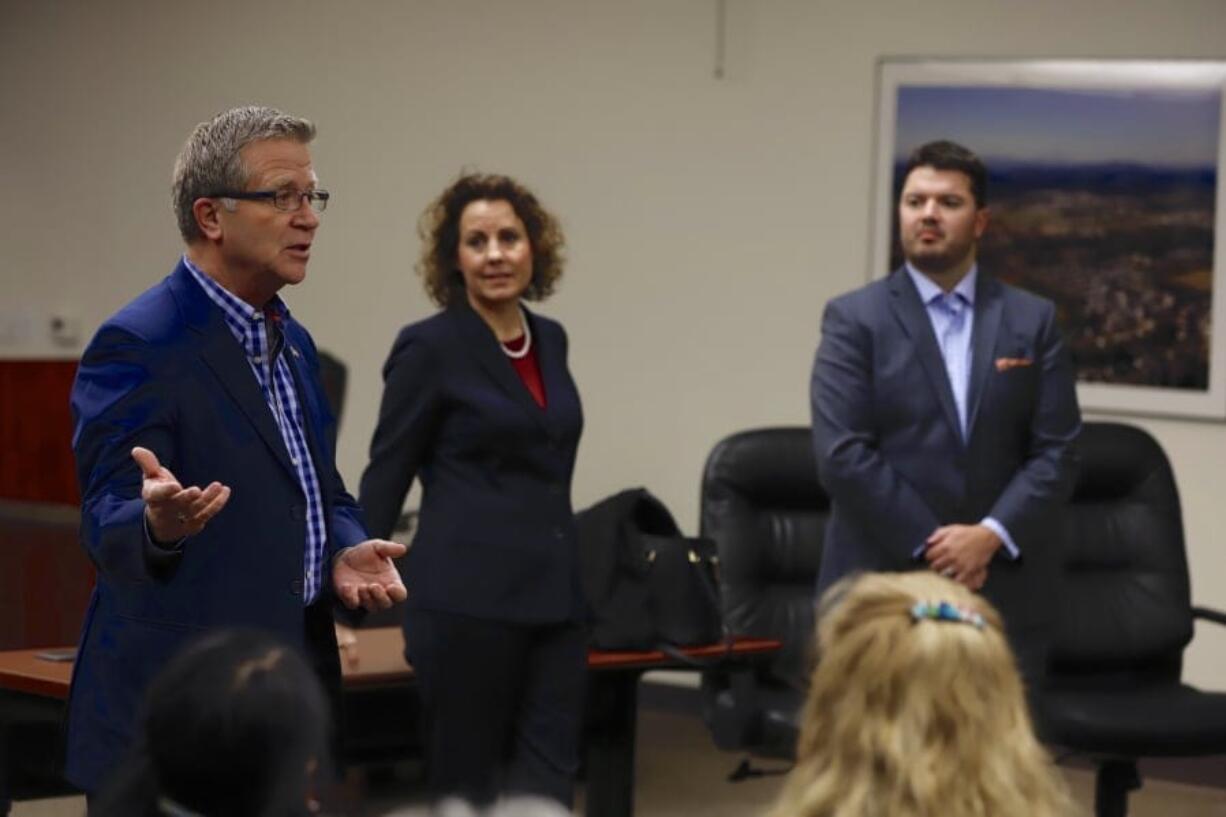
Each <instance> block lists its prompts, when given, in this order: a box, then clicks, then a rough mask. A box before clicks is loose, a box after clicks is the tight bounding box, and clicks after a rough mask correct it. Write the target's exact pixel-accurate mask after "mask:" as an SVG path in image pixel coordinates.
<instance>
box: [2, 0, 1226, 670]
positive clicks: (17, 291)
mask: <svg viewBox="0 0 1226 817" xmlns="http://www.w3.org/2000/svg"><path fill="white" fill-rule="evenodd" d="M715 8H716V3H715V0H637V1H635V2H576V1H575V0H540V1H539V2H518V3H514V2H494V1H493V0H490V1H489V2H477V1H476V0H466V1H461V2H456V1H455V0H438V1H437V2H402V1H400V0H395V1H393V0H385V1H384V2H355V3H335V2H322V1H321V0H302V1H301V2H297V3H294V4H288V3H286V4H274V3H257V2H251V0H241V2H240V0H214V2H209V3H196V4H190V5H189V4H179V3H167V2H153V1H152V0H150V2H136V0H111V1H110V2H90V1H89V0H81V1H80V2H61V1H58V0H7V2H5V3H3V4H2V5H0V118H2V122H3V127H0V182H2V185H0V286H2V291H3V293H4V294H3V298H2V300H0V356H9V357H25V356H35V355H58V356H75V355H76V354H78V353H79V352H80V348H81V344H76V345H69V346H65V347H60V346H55V345H53V344H51V343H50V341H49V339H48V338H47V337H46V335H47V332H46V329H45V325H44V324H45V321H46V319H47V317H48V316H49V315H50V314H51V313H53V312H61V313H64V314H67V315H69V316H76V317H77V318H78V319H79V320H80V323H81V325H82V330H83V340H84V338H85V337H87V336H88V335H89V334H90V333H91V332H92V330H93V329H94V328H95V327H96V326H97V324H98V323H99V321H101V320H102V319H103V318H104V317H105V316H106V315H108V314H109V313H110V312H112V311H113V310H115V309H116V308H118V307H119V306H120V305H121V304H122V303H123V302H125V301H126V300H128V299H129V298H130V297H131V296H132V295H133V294H135V293H136V292H137V291H139V290H141V289H143V288H144V287H146V286H148V285H149V284H151V283H153V282H154V281H155V280H157V279H158V278H160V277H161V276H162V275H164V274H165V273H166V272H167V271H168V270H169V268H170V266H171V265H172V264H173V262H174V260H175V257H176V254H177V253H178V251H179V245H178V242H177V240H176V233H175V229H174V222H173V219H172V215H171V213H170V209H169V206H168V180H169V174H170V167H171V163H172V161H173V159H174V156H175V153H176V152H177V150H178V147H179V145H180V144H181V142H182V140H183V138H184V137H185V136H186V134H187V132H188V130H189V129H190V128H191V126H192V125H194V124H195V123H196V122H197V121H199V120H200V119H202V118H205V117H206V116H208V115H210V114H211V113H213V112H215V111H217V110H220V109H222V108H225V107H229V106H231V105H235V104H241V103H248V102H261V103H266V104H271V105H276V106H278V107H283V108H285V109H287V110H290V111H292V112H295V113H301V114H303V115H306V116H309V117H311V118H313V119H315V120H316V121H317V123H318V125H319V128H320V137H319V139H318V141H317V144H316V147H315V161H316V167H317V169H318V171H319V173H320V175H321V178H322V180H323V182H324V184H325V185H326V186H327V187H328V188H329V189H331V190H332V192H333V194H334V200H333V208H332V209H331V210H329V212H328V213H327V215H326V217H325V224H324V227H323V229H322V231H321V233H320V236H319V240H318V242H317V244H316V252H315V256H314V258H313V260H312V263H311V272H310V278H309V280H308V282H307V283H306V285H305V286H303V287H301V288H299V289H296V290H293V291H291V292H289V293H288V294H287V300H288V301H289V302H290V305H291V307H292V308H293V309H294V311H295V313H296V314H297V315H298V316H299V317H300V318H301V319H303V320H304V321H305V323H306V324H307V325H308V326H309V327H310V328H311V330H312V331H313V333H314V335H315V337H316V339H317V341H318V342H319V344H320V345H321V346H323V347H326V348H329V349H332V350H334V351H335V352H337V353H338V354H339V355H340V356H341V357H342V358H344V359H345V360H347V361H348V362H349V364H350V366H351V386H350V396H349V403H348V409H347V415H346V417H345V425H344V429H343V431H342V434H341V443H340V464H341V469H342V472H343V473H344V475H345V477H346V478H347V480H348V481H349V482H350V484H351V485H355V484H356V481H357V479H358V477H359V475H360V473H361V469H362V467H363V465H364V460H365V447H366V444H367V441H368V440H369V436H370V432H371V429H372V427H373V424H374V418H375V413H376V409H377V403H378V395H379V390H380V379H379V367H380V365H381V363H382V361H383V358H384V356H385V354H386V352H387V348H388V346H389V344H390V342H391V339H392V337H393V335H394V333H395V331H396V329H397V328H398V327H399V326H400V325H402V324H403V323H405V322H406V321H408V320H412V319H416V318H419V317H422V316H424V315H426V314H428V312H429V311H430V308H429V306H428V305H427V303H426V302H425V300H424V298H423V296H422V294H421V291H420V288H419V286H418V284H417V282H416V279H415V278H413V277H412V276H411V273H410V268H411V261H412V259H413V257H414V255H415V253H416V251H417V239H416V235H415V232H414V229H413V224H414V219H415V218H416V215H417V213H418V212H420V210H421V208H422V206H423V205H424V204H425V202H426V201H427V199H428V198H429V197H430V196H432V195H433V194H435V193H436V192H437V191H438V190H439V189H440V188H441V187H442V185H443V184H444V183H445V182H446V181H447V180H448V179H449V178H451V177H452V176H454V175H455V174H456V173H457V172H458V171H459V170H460V168H462V167H476V168H481V169H485V170H497V171H502V172H508V173H511V174H513V175H516V176H519V177H521V178H522V179H523V180H525V181H527V182H528V183H529V184H531V185H532V186H534V187H535V188H536V189H537V191H538V192H539V193H540V194H541V196H542V198H543V199H544V200H545V201H546V203H547V204H548V205H550V206H551V207H552V208H554V209H555V210H556V211H557V212H558V213H559V214H560V215H561V217H562V219H563V221H564V225H565V227H566V228H567V232H568V236H569V241H570V259H571V263H570V267H569V272H568V275H567V278H566V279H565V280H564V281H563V286H562V288H561V291H560V292H559V294H558V295H557V296H556V297H555V298H554V299H553V300H552V301H550V302H549V303H548V304H546V305H545V306H544V311H545V312H547V313H549V314H552V315H554V316H556V317H558V318H560V319H561V320H562V321H564V322H565V324H566V326H567V328H568V330H569V332H570V336H571V355H572V358H571V364H572V368H573V370H574V373H575V376H576V379H577V380H578V382H579V385H580V388H581V390H582V393H583V397H584V402H585V408H586V413H587V431H586V434H585V436H584V440H583V444H582V446H581V448H580V460H579V467H578V472H577V474H576V481H575V502H576V505H577V506H583V505H586V504H588V503H590V502H591V501H594V500H596V499H598V498H600V497H602V496H604V495H606V494H608V493H610V492H612V491H615V490H617V489H619V488H622V487H625V486H629V485H636V484H645V485H647V486H649V487H650V488H651V489H652V490H654V491H655V492H656V493H657V494H658V495H659V496H661V497H662V498H663V499H664V500H665V502H666V503H667V504H668V505H669V506H670V507H672V508H673V510H674V511H675V512H676V514H677V515H678V518H679V519H680V521H681V523H682V526H683V527H684V528H686V529H687V530H690V531H692V530H693V529H694V528H695V527H696V525H697V522H696V513H697V493H698V478H699V474H700V471H701V468H702V464H703V460H704V457H705V455H706V453H707V451H708V450H709V449H710V447H711V445H712V444H713V443H714V442H715V441H716V440H718V439H719V438H720V437H722V436H724V435H725V434H727V433H729V432H732V431H734V430H738V429H742V428H746V427H750V426H756V425H766V424H778V423H807V422H808V404H807V385H808V375H809V365H810V361H811V358H812V353H813V348H814V345H815V343H816V341H817V336H818V318H819V315H820V310H821V307H822V305H823V303H824V302H825V301H826V299H827V298H829V297H830V296H832V295H834V294H836V293H839V292H841V291H844V290H847V289H850V288H852V287H854V286H856V285H858V284H860V283H862V282H863V281H865V280H866V275H867V273H866V259H867V244H868V231H869V226H868V220H869V215H870V206H869V196H870V179H869V169H870V166H871V155H872V148H873V146H872V132H873V80H874V65H875V62H876V61H877V59H878V58H879V57H881V56H883V55H919V56H923V55H939V56H987V57H996V56H1000V57H1003V56H1074V57H1089V56H1103V57H1106V56H1127V57H1181V56H1195V57H1203V58H1222V57H1223V56H1226V45H1223V41H1222V39H1221V36H1220V32H1221V31H1222V30H1226V4H1223V3H1221V2H1218V0H1202V2H1193V1H1192V0H1171V1H1170V2H1165V3H1153V2H1151V0H1081V1H1080V2H1077V1H1070V0H1064V1H1063V2H1048V1H1047V0H1042V1H1040V0H1032V1H1031V2H1025V3H1021V2H992V1H991V0H933V1H932V2H928V3H913V2H897V3H886V2H876V3H875V2H867V0H830V2H800V0H775V1H773V2H757V3H755V2H749V1H748V0H729V1H728V26H727V28H728V38H727V57H726V66H727V75H726V77H725V78H724V79H722V80H717V79H715V78H714V77H713V69H714V65H715V32H716V27H715ZM1142 424H1143V425H1145V426H1146V427H1147V428H1149V429H1150V430H1151V431H1153V432H1154V433H1155V434H1157V435H1158V437H1159V438H1160V440H1161V441H1162V443H1163V444H1164V445H1165V446H1166V448H1167V450H1168V452H1169V453H1170V455H1171V457H1172V458H1173V460H1174V462H1175V467H1176V471H1177V474H1178V477H1179V480H1180V485H1181V488H1182V490H1183V500H1184V508H1185V516H1186V521H1187V532H1188V537H1189V547H1190V551H1191V560H1192V568H1193V586H1194V591H1195V597H1196V599H1197V600H1198V601H1199V602H1201V603H1211V604H1216V605H1219V606H1222V607H1226V583H1224V582H1223V581H1222V580H1221V579H1222V577H1223V576H1226V549H1224V548H1222V547H1220V541H1219V540H1220V539H1221V535H1220V534H1219V535H1216V537H1215V533H1216V524H1215V523H1216V522H1217V521H1218V519H1220V517H1221V513H1220V510H1219V508H1220V502H1221V499H1220V497H1221V495H1222V489H1221V487H1220V486H1221V483H1220V482H1218V481H1217V480H1218V474H1217V465H1218V463H1219V462H1220V461H1221V460H1222V459H1223V457H1222V455H1223V453H1224V452H1226V426H1223V425H1221V424H1211V423H1193V422H1176V421H1144V422H1143V423H1142ZM1215 635H1216V634H1215ZM1189 671H1190V676H1191V677H1192V678H1193V679H1194V680H1196V681H1199V682H1202V683H1214V682H1217V681H1220V680H1221V679H1222V678H1223V676H1224V675H1226V634H1223V635H1216V638H1215V639H1212V640H1206V641H1204V642H1203V643H1199V644H1198V645H1197V646H1196V647H1195V648H1194V649H1193V651H1192V652H1191V654H1190V658H1189Z"/></svg>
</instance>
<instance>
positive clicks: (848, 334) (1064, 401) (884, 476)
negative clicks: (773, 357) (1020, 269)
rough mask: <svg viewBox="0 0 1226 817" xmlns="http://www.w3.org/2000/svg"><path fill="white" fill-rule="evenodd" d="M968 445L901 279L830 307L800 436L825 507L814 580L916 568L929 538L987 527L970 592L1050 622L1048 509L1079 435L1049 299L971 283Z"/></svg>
mask: <svg viewBox="0 0 1226 817" xmlns="http://www.w3.org/2000/svg"><path fill="white" fill-rule="evenodd" d="M971 350H972V351H971V358H972V360H971V372H970V384H969V388H968V393H967V429H968V431H967V439H966V440H965V441H964V440H963V438H962V434H961V431H960V429H959V423H958V416H957V410H956V408H955V406H954V398H953V391H952V389H951V387H950V384H949V377H948V375H947V373H946V371H945V364H944V361H943V359H942V357H941V353H940V349H939V347H938V346H937V340H936V336H935V334H934V333H933V330H932V323H931V321H930V320H929V318H928V314H927V311H926V309H925V307H924V305H923V303H922V302H921V301H920V297H919V293H918V292H917V291H916V289H915V285H914V283H912V281H911V279H910V278H909V277H908V275H907V273H906V270H905V269H899V270H897V271H895V272H894V273H893V274H892V275H890V276H889V277H888V278H886V279H883V280H880V281H875V282H873V283H871V284H869V285H868V286H866V287H863V288H861V289H859V290H856V291H854V292H851V293H849V294H847V295H843V296H841V297H839V298H836V299H834V300H832V301H830V302H829V304H828V305H827V307H826V312H825V316H824V318H823V321H822V341H821V345H820V346H819V348H818V350H817V360H816V362H815V364H814V367H813V380H812V406H813V437H814V444H815V446H816V452H817V462H818V471H819V474H820V477H821V481H822V484H823V485H824V486H825V488H826V490H827V492H828V493H829V494H830V496H831V498H832V500H833V507H832V514H831V517H830V521H829V524H828V527H827V533H826V542H825V550H824V552H823V556H822V566H821V573H820V578H819V589H822V590H824V589H825V588H826V587H828V586H829V585H830V584H831V583H833V582H834V581H835V580H837V579H839V578H841V577H842V576H844V575H846V574H848V573H851V572H853V571H857V570H906V569H910V568H914V567H919V566H922V564H923V563H922V561H919V562H917V560H916V558H915V552H916V550H917V549H918V548H920V547H921V545H923V543H924V541H925V540H926V539H927V537H928V536H929V534H931V533H932V531H933V530H934V529H936V528H937V527H938V526H940V525H946V524H951V523H969V524H973V523H977V522H979V521H980V520H981V519H983V518H984V517H985V516H992V517H994V518H995V519H997V520H998V521H999V522H1000V523H1001V524H1002V525H1004V526H1005V528H1006V529H1007V530H1008V531H1009V533H1010V535H1011V536H1012V537H1013V540H1014V542H1015V543H1016V544H1017V546H1018V549H1019V551H1020V552H1021V558H1020V559H1019V560H1017V561H1011V560H1009V558H1008V557H1007V555H1006V554H1005V552H1004V549H1003V548H1002V549H1001V550H1000V551H998V552H997V554H996V556H995V557H994V558H993V561H992V563H991V565H989V568H988V581H987V584H986V585H985V587H984V590H983V592H984V594H985V595H986V596H988V598H990V599H992V601H993V602H995V603H996V604H997V605H998V606H1000V607H1001V609H1002V611H1003V612H1004V614H1005V616H1006V618H1007V619H1009V622H1010V626H1011V627H1014V626H1017V627H1021V628H1025V627H1026V626H1028V625H1029V624H1030V623H1031V622H1042V621H1045V620H1047V619H1048V618H1050V610H1049V609H1048V608H1050V607H1051V605H1044V604H1043V603H1041V602H1039V601H1038V599H1040V598H1042V596H1041V595H1040V594H1042V593H1044V592H1045V591H1050V589H1051V583H1052V582H1053V581H1054V579H1055V570H1056V566H1057V565H1056V560H1055V558H1054V557H1055V555H1056V554H1055V551H1054V545H1055V543H1056V541H1055V539H1053V534H1054V533H1055V532H1056V531H1057V528H1056V527H1055V525H1054V521H1055V520H1054V517H1055V516H1056V513H1055V511H1057V510H1058V508H1059V506H1060V505H1061V504H1062V503H1063V502H1064V501H1065V500H1066V499H1067V498H1068V494H1069V492H1070V491H1071V490H1072V485H1073V478H1074V473H1075V463H1074V455H1073V450H1072V444H1073V441H1074V439H1075V438H1076V436H1077V434H1078V431H1079V430H1080V427H1081V419H1080V412H1079V411H1078V408H1077V396H1076V392H1075V389H1074V376H1073V369H1072V364H1071V361H1070V358H1069V355H1068V354H1067V352H1066V350H1065V348H1064V345H1063V343H1062V342H1061V340H1060V334H1059V330H1058V328H1057V325H1056V315H1055V308H1054V306H1053V305H1052V303H1051V302H1050V301H1047V300H1045V299H1042V298H1039V297H1037V296H1035V295H1032V294H1030V293H1027V292H1025V291H1023V290H1020V289H1017V288H1015V287H1011V286H1007V285H1004V284H1002V283H1000V282H999V281H997V280H995V279H994V278H991V277H990V276H988V275H985V274H984V273H983V272H982V271H980V274H979V276H978V280H977V284H976V290H975V321H974V327H973V330H972V337H971Z"/></svg>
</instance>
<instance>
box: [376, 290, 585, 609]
mask: <svg viewBox="0 0 1226 817" xmlns="http://www.w3.org/2000/svg"><path fill="white" fill-rule="evenodd" d="M524 311H525V313H526V315H527V320H528V322H529V325H530V328H531V331H532V343H533V346H534V347H535V348H536V350H537V354H538V359H539V362H540V368H541V379H542V380H543V382H544V386H545V398H546V406H547V408H546V409H544V410H542V409H541V408H540V406H538V405H537V404H536V402H535V401H534V400H533V399H532V396H531V394H530V393H529V392H528V389H527V387H526V386H525V385H524V383H523V381H522V380H521V379H520V377H519V375H518V374H517V373H516V371H515V369H514V367H513V366H512V365H511V362H510V361H509V360H508V359H507V357H506V355H505V354H504V353H503V352H502V349H501V348H500V346H499V343H498V340H497V339H496V338H495V336H494V333H493V332H492V331H491V330H490V329H489V327H488V326H487V325H486V324H485V322H484V321H483V320H482V319H481V317H480V316H479V315H477V313H476V312H474V311H473V310H472V308H471V307H470V306H469V305H468V304H467V302H466V301H465V299H464V298H463V297H462V295H461V296H460V297H457V298H456V299H454V301H453V303H452V305H451V306H449V307H448V308H447V309H445V310H443V311H441V312H439V313H438V314H436V315H434V316H433V317H431V318H427V319H426V320H423V321H421V322H419V323H415V324H412V325H410V326H407V327H405V328H404V329H403V330H402V331H401V332H400V335H399V336H398V337H397V338H396V342H395V344H394V345H393V346H392V351H391V354H390V355H389V357H388V360H387V364H386V365H385V366H384V368H383V377H384V388H383V402H382V405H381V407H380V410H379V422H378V426H377V428H376V429H375V433H374V437H373V439H372V441H371V444H370V464H369V465H368V466H367V468H366V472H365V473H364V474H363V476H362V487H361V491H360V494H359V496H360V497H361V503H362V507H363V508H364V509H365V510H366V515H367V519H368V521H369V522H370V526H371V531H372V532H373V533H374V535H376V536H387V535H388V534H389V533H390V532H391V530H392V526H393V525H394V524H395V520H396V517H397V516H398V515H399V513H400V508H401V505H402V504H403V502H404V497H405V495H406V494H407V493H408V490H409V486H410V484H411V483H412V481H413V478H414V477H415V476H417V475H419V474H420V476H421V482H422V488H423V494H422V502H421V514H420V517H419V520H418V527H417V532H416V535H415V536H414V538H413V544H412V547H411V548H410V549H409V554H408V556H407V557H406V558H407V561H406V566H405V583H406V585H407V587H408V591H409V600H408V606H409V608H410V609H413V608H418V609H428V610H435V611H442V612H451V613H460V614H464V615H469V616H474V617H478V618H485V619H496V620H502V621H510V622H522V623H544V622H557V621H564V620H567V619H573V618H577V617H579V616H580V615H581V614H582V611H583V610H584V609H585V608H584V606H583V602H582V595H581V591H580V589H579V579H578V575H579V574H578V565H577V551H576V548H577V533H576V529H575V523H574V513H573V510H572V508H571V500H570V485H571V475H572V473H573V471H574V466H575V452H576V449H577V447H578V444H579V435H580V432H581V430H582V427H583V413H582V410H581V408H580V404H579V394H578V392H577V391H576V389H575V384H574V381H573V380H572V379H571V376H570V372H569V371H568V370H567V366H566V351H567V342H566V333H565V332H564V331H563V330H562V327H561V325H560V324H558V323H557V322H555V321H552V320H550V319H548V318H545V317H543V316H541V315H535V314H532V313H531V312H528V311H527V310H524Z"/></svg>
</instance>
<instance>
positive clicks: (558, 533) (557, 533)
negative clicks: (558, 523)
mask: <svg viewBox="0 0 1226 817" xmlns="http://www.w3.org/2000/svg"><path fill="white" fill-rule="evenodd" d="M553 538H555V539H565V538H566V531H564V530H562V529H561V528H560V527H559V528H554V529H553Z"/></svg>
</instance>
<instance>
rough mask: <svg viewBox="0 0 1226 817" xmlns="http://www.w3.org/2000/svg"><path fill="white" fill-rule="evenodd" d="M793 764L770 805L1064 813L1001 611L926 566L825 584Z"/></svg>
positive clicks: (790, 814)
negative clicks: (815, 660) (920, 569)
mask: <svg viewBox="0 0 1226 817" xmlns="http://www.w3.org/2000/svg"><path fill="white" fill-rule="evenodd" d="M817 644H818V650H819V653H820V657H819V661H818V665H817V668H816V670H815V671H814V673H813V677H812V684H811V686H810V689H809V695H808V699H807V700H806V703H805V709H804V715H803V725H802V728H801V735H800V741H799V744H798V746H797V762H796V767H795V768H794V769H793V770H792V772H791V773H790V774H789V775H788V778H787V780H786V782H785V783H784V787H783V790H782V792H781V794H780V796H779V799H778V801H777V802H776V803H775V805H774V807H773V808H772V810H771V811H770V817H1065V816H1066V815H1070V814H1074V813H1076V809H1075V807H1074V805H1073V802H1072V800H1071V799H1070V797H1069V795H1068V791H1067V788H1066V787H1065V784H1064V781H1063V779H1062V778H1061V777H1060V775H1059V774H1058V772H1057V771H1056V769H1055V768H1054V766H1053V764H1052V762H1051V760H1050V758H1049V757H1048V756H1047V754H1046V752H1045V751H1044V750H1043V748H1042V747H1041V746H1040V745H1039V743H1038V741H1037V740H1036V739H1035V736H1034V732H1033V730H1032V728H1031V724H1030V718H1029V716H1028V714H1027V709H1026V698H1025V695H1024V693H1023V688H1022V682H1021V679H1020V677H1019V675H1018V671H1017V666H1016V663H1015V661H1014V658H1013V654H1012V653H1011V652H1010V650H1009V646H1008V643H1007V642H1006V640H1005V636H1004V629H1003V624H1002V621H1001V618H1000V614H999V613H997V611H996V610H995V609H994V608H993V607H992V605H991V604H990V603H988V602H987V601H986V600H984V599H983V598H982V597H980V596H977V595H975V594H973V593H972V592H970V591H969V590H967V589H966V588H965V587H963V586H962V585H959V584H957V583H956V582H953V581H950V580H949V579H945V578H942V577H940V576H938V575H936V574H935V573H931V572H926V571H925V572H915V573H905V574H902V573H877V574H874V573H868V574H863V575H861V576H859V577H854V578H851V579H848V580H846V581H844V582H841V583H839V584H837V585H835V586H834V587H832V588H831V589H830V590H829V591H828V592H827V594H826V595H825V597H824V598H823V600H822V609H821V611H820V615H819V619H818V636H817Z"/></svg>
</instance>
